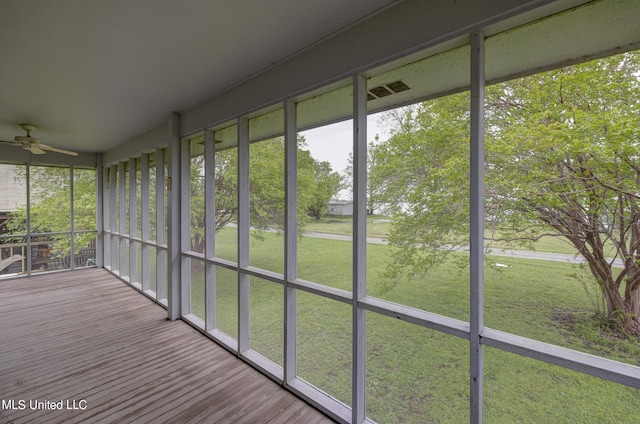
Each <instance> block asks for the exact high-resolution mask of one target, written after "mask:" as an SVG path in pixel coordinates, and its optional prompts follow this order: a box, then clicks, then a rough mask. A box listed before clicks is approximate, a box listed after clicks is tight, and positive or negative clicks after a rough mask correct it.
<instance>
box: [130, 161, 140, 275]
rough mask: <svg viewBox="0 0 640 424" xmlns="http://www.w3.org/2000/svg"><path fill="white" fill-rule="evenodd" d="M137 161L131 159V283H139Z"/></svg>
mask: <svg viewBox="0 0 640 424" xmlns="http://www.w3.org/2000/svg"><path fill="white" fill-rule="evenodd" d="M136 192H137V183H136V159H135V158H130V159H129V282H130V283H136V282H138V281H139V280H138V258H137V251H136V247H135V242H134V241H133V237H136V235H137V234H138V219H137V218H136V217H137V213H138V210H137V209H138V204H137V202H136V194H137V193H136Z"/></svg>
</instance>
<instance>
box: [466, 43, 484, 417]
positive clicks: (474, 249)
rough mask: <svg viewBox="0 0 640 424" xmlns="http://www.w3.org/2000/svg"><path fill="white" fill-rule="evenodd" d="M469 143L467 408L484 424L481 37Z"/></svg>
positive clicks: (474, 60) (475, 50)
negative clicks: (468, 344)
mask: <svg viewBox="0 0 640 424" xmlns="http://www.w3.org/2000/svg"><path fill="white" fill-rule="evenodd" d="M470 125H471V140H470V146H471V148H470V152H469V154H470V165H471V166H470V175H469V178H470V179H471V181H470V187H471V193H470V201H471V216H470V219H471V223H470V224H471V226H470V252H469V255H470V270H469V272H470V293H471V296H470V299H471V305H470V311H471V315H470V317H469V321H470V324H471V335H470V367H471V368H470V369H471V374H470V376H469V383H470V390H471V396H470V408H471V411H470V412H471V423H474V424H480V423H482V422H483V410H484V408H483V405H484V395H483V394H484V378H483V376H484V349H483V346H482V344H481V343H480V333H481V332H482V329H483V327H484V37H483V35H482V33H481V32H480V31H475V32H474V33H473V34H471V124H470Z"/></svg>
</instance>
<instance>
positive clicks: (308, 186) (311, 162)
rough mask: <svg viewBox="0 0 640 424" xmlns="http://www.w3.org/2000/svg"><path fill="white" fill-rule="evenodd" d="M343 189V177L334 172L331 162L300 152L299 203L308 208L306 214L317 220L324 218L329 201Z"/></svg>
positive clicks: (306, 152)
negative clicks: (318, 159)
mask: <svg viewBox="0 0 640 424" xmlns="http://www.w3.org/2000/svg"><path fill="white" fill-rule="evenodd" d="M342 187H343V183H342V176H341V175H340V174H339V173H338V172H335V171H333V169H332V168H331V164H330V163H329V162H326V161H317V160H315V159H314V158H313V157H311V153H310V152H309V151H308V150H298V193H299V200H301V202H299V203H300V204H302V205H303V206H305V207H306V213H308V214H309V215H310V216H312V217H313V218H314V219H315V220H319V219H320V218H322V217H323V216H324V214H325V212H326V210H327V205H328V204H329V200H331V199H332V198H333V197H335V196H336V195H337V194H338V192H339V191H340V190H341V189H342Z"/></svg>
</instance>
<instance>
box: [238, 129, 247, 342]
mask: <svg viewBox="0 0 640 424" xmlns="http://www.w3.org/2000/svg"><path fill="white" fill-rule="evenodd" d="M249 225H250V220H249V120H248V119H247V118H246V117H241V118H238V352H239V353H243V352H245V351H247V350H248V349H249V313H250V311H249V292H250V286H249V284H250V283H249V281H250V280H249V278H250V277H249V275H248V274H246V273H245V272H242V270H243V269H244V268H246V267H248V266H249Z"/></svg>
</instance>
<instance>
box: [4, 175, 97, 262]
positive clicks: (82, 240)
mask: <svg viewBox="0 0 640 424" xmlns="http://www.w3.org/2000/svg"><path fill="white" fill-rule="evenodd" d="M17 169H18V170H19V172H18V173H17V175H16V178H19V179H21V180H23V181H24V180H26V167H20V168H17ZM29 172H30V173H29V183H30V192H31V205H30V225H31V233H32V234H34V233H36V234H38V233H39V234H43V233H54V234H51V235H46V236H45V237H46V238H47V240H48V241H53V243H52V250H51V252H52V254H54V255H59V256H67V255H69V254H70V253H71V239H70V237H69V232H70V231H71V192H70V189H71V184H70V178H71V173H70V169H69V168H64V167H51V166H46V167H45V166H31V167H29ZM73 190H74V192H73V194H74V197H73V210H74V229H75V230H93V229H95V227H96V201H95V196H96V188H95V171H93V170H85V169H74V172H73ZM26 222H27V207H26V205H25V206H21V207H19V208H18V209H17V210H16V211H15V212H14V213H13V218H12V219H11V220H9V221H8V222H7V223H6V227H7V231H8V232H11V233H14V234H26V231H27V227H26ZM58 233H59V234H58ZM94 240H95V234H94V233H78V234H75V239H74V244H75V246H76V250H77V248H79V247H87V246H90V245H91V244H92V243H93V242H94Z"/></svg>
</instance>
